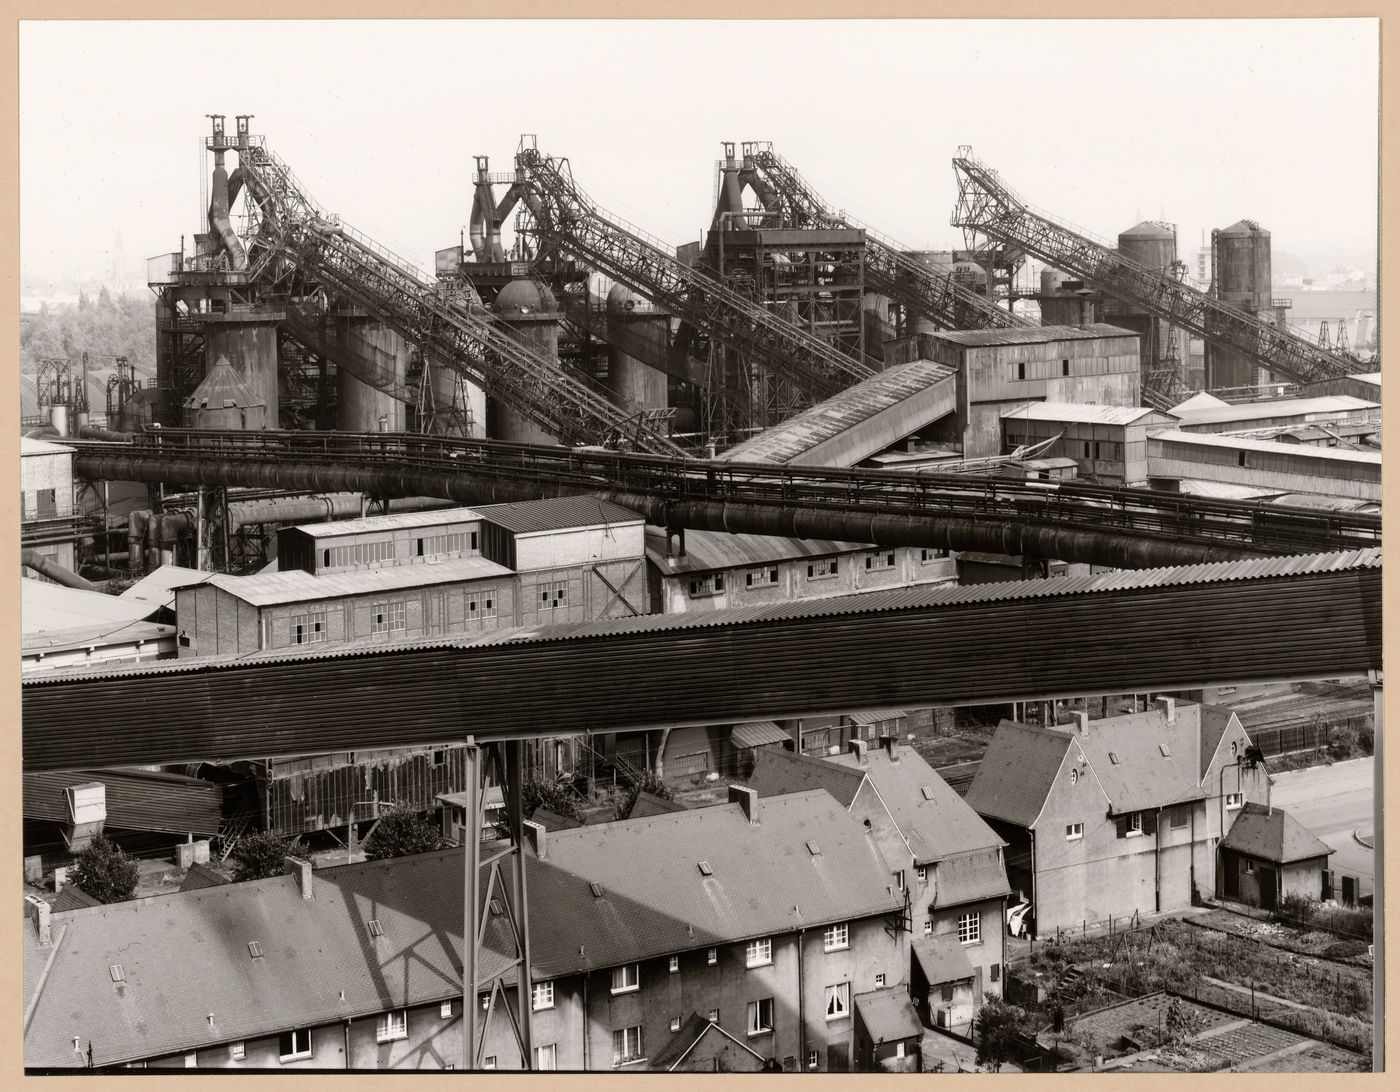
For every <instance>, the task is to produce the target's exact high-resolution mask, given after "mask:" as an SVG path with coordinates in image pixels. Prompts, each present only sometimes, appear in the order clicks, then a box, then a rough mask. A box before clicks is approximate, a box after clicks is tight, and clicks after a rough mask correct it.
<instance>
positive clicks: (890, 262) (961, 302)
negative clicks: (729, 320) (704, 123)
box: [742, 141, 1034, 330]
mask: <svg viewBox="0 0 1400 1092" xmlns="http://www.w3.org/2000/svg"><path fill="white" fill-rule="evenodd" d="M742 150H743V157H744V160H745V165H746V166H747V165H748V164H752V167H753V168H754V169H756V170H757V171H758V173H759V174H760V175H761V176H762V177H763V179H764V180H766V182H767V183H768V186H769V188H770V189H771V191H772V192H773V194H774V195H775V197H776V198H777V201H778V202H779V204H780V206H781V209H782V213H783V221H784V223H786V224H788V225H790V226H803V225H810V226H814V227H851V228H859V229H860V230H862V231H864V232H865V283H866V287H867V288H868V289H870V290H872V291H875V292H878V293H879V294H880V295H882V296H886V297H888V298H889V299H890V300H892V301H893V302H895V303H896V304H898V305H899V306H900V307H902V308H903V309H904V311H905V314H907V315H916V316H919V317H921V318H924V319H927V320H928V321H929V322H932V323H933V324H934V325H935V326H937V327H938V328H939V329H942V330H980V329H986V328H1004V327H1010V326H1032V325H1034V323H1032V322H1031V321H1030V320H1029V319H1025V318H1022V317H1021V316H1020V315H1016V314H1013V313H1012V312H1011V311H1009V310H1007V309H1006V308H1003V307H998V306H997V305H996V303H995V301H994V300H992V299H991V298H990V297H988V296H984V295H982V294H981V293H979V292H976V291H974V290H973V289H972V288H970V287H968V286H967V285H966V284H963V283H962V282H960V281H959V280H958V279H957V277H955V276H954V275H953V274H952V273H951V272H948V271H945V270H940V269H934V268H931V267H930V266H927V265H925V264H924V263H923V262H921V261H919V260H918V259H917V258H915V257H913V256H912V255H911V253H910V248H908V247H905V246H902V245H900V244H899V243H897V242H895V241H894V240H893V239H890V238H888V237H887V236H884V235H882V234H880V233H879V232H877V231H875V230H874V229H873V228H870V227H868V226H867V225H865V224H862V223H860V222H859V221H857V220H854V219H852V218H851V217H850V216H847V215H846V214H845V213H844V212H841V213H838V212H834V211H832V209H831V208H830V207H829V206H828V205H827V204H826V202H824V201H823V200H822V198H821V197H820V196H819V195H818V194H817V192H816V190H814V189H813V188H812V186H811V185H809V184H808V182H807V180H806V179H804V178H803V177H802V175H801V174H800V173H798V171H797V169H796V168H795V167H794V166H793V165H792V164H791V163H789V162H788V161H787V160H785V159H784V158H783V157H782V156H781V155H779V154H778V153H777V152H775V151H774V150H773V145H772V142H771V141H746V142H745V143H744V144H743V146H742Z"/></svg>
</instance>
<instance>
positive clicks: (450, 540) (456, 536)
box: [418, 531, 476, 557]
mask: <svg viewBox="0 0 1400 1092" xmlns="http://www.w3.org/2000/svg"><path fill="white" fill-rule="evenodd" d="M418 545H419V547H420V549H419V556H420V557H424V556H427V557H441V556H442V555H443V554H465V553H468V552H470V551H473V550H475V549H476V532H475V531H472V532H470V533H468V532H466V531H453V532H449V533H447V534H442V535H432V536H430V537H429V538H426V539H424V538H420V539H419V540H418Z"/></svg>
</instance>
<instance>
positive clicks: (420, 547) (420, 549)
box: [418, 538, 423, 557]
mask: <svg viewBox="0 0 1400 1092" xmlns="http://www.w3.org/2000/svg"><path fill="white" fill-rule="evenodd" d="M418 556H419V557H422V556H423V540H422V539H421V538H420V539H419V540H418Z"/></svg>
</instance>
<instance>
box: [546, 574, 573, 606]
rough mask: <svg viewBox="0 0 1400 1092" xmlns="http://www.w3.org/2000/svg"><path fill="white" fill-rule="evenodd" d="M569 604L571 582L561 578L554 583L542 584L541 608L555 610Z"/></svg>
mask: <svg viewBox="0 0 1400 1092" xmlns="http://www.w3.org/2000/svg"><path fill="white" fill-rule="evenodd" d="M568 605H569V584H568V581H566V580H559V581H556V582H555V583H553V584H541V585H540V610H553V609H554V608H555V607H567V606H568Z"/></svg>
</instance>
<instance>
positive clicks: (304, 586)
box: [209, 557, 512, 607]
mask: <svg viewBox="0 0 1400 1092" xmlns="http://www.w3.org/2000/svg"><path fill="white" fill-rule="evenodd" d="M510 575H512V574H511V570H510V569H507V568H506V567H505V566H504V565H498V564H496V562H494V561H489V560H487V559H486V558H484V557H461V558H453V559H452V560H449V561H428V562H424V563H423V564H421V565H392V566H388V567H386V568H382V569H357V570H353V571H350V572H340V573H326V574H317V575H313V574H311V573H309V572H306V571H305V570H304V569H290V570H287V571H285V572H276V573H255V574H254V575H252V576H226V575H224V574H220V575H218V576H215V577H212V578H211V579H210V580H209V583H210V584H212V585H213V586H214V587H216V588H219V589H220V590H222V591H226V592H228V593H229V594H230V595H232V596H235V597H236V598H238V599H241V600H243V602H245V603H251V604H252V605H253V606H255V607H269V606H274V605H276V604H278V603H302V602H308V601H311V600H316V599H334V598H339V597H341V596H352V595H374V594H375V593H377V592H389V591H400V590H402V589H404V588H421V587H424V586H427V585H432V584H455V583H459V582H462V581H467V580H485V579H488V578H490V577H498V576H510Z"/></svg>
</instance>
